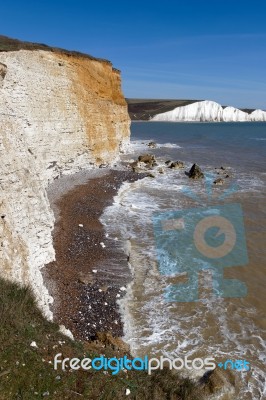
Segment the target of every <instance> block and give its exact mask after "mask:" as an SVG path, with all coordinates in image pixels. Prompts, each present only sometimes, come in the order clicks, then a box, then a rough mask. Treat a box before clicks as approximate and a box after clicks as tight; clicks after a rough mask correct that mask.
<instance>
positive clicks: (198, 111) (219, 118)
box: [151, 100, 266, 122]
mask: <svg viewBox="0 0 266 400" xmlns="http://www.w3.org/2000/svg"><path fill="white" fill-rule="evenodd" d="M151 121H169V122H181V121H199V122H245V121H266V111H262V110H255V111H253V112H252V113H251V114H248V113H246V112H244V111H241V110H239V109H238V108H234V107H225V108H223V107H222V106H221V104H219V103H216V102H215V101H209V100H205V101H198V102H195V103H192V104H189V105H187V106H183V107H177V108H175V109H173V110H171V111H167V112H165V113H161V114H156V115H155V116H154V117H153V118H151Z"/></svg>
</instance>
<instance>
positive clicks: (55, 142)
mask: <svg viewBox="0 0 266 400" xmlns="http://www.w3.org/2000/svg"><path fill="white" fill-rule="evenodd" d="M129 125H130V121H129V117H128V113H127V105H126V102H125V99H124V97H123V95H122V92H121V82H120V73H119V71H117V70H115V69H113V68H112V65H111V63H110V62H107V61H105V60H96V59H91V58H87V57H85V56H84V57H83V56H81V55H77V54H66V53H63V52H62V53H61V52H56V51H43V50H19V51H4V52H0V161H1V172H0V274H1V276H2V277H5V278H8V279H10V280H13V281H16V282H20V283H22V284H29V285H30V286H31V287H32V289H33V291H34V293H35V295H36V298H37V300H38V304H39V305H40V307H41V308H42V310H43V312H44V314H45V315H46V317H48V318H50V319H51V318H52V314H51V312H50V310H49V303H50V302H51V301H52V299H51V297H50V296H49V294H48V291H47V290H46V288H45V286H44V283H43V279H42V274H41V268H42V267H43V265H44V264H46V263H49V262H50V261H52V260H54V258H55V253H54V248H53V243H52V230H53V227H54V215H53V212H52V210H51V208H50V205H49V201H48V198H47V194H46V188H47V186H48V183H49V182H51V181H52V180H54V179H55V178H57V177H59V176H61V175H62V174H72V173H74V172H77V171H78V170H80V169H82V168H92V167H93V166H97V165H99V164H100V163H113V162H114V161H115V160H116V159H117V157H118V154H119V150H120V149H121V148H122V147H123V146H124V144H126V143H127V142H128V141H129V135H130V131H129Z"/></svg>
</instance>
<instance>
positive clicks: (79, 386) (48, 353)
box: [0, 279, 203, 400]
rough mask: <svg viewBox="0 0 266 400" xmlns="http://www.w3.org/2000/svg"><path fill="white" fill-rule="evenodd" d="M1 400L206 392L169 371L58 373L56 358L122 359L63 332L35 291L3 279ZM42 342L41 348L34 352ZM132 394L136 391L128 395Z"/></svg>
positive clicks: (141, 399) (177, 398)
mask: <svg viewBox="0 0 266 400" xmlns="http://www.w3.org/2000/svg"><path fill="white" fill-rule="evenodd" d="M0 319H1V325H0V346H1V349H0V350H1V351H0V400H9V399H10V400H33V399H44V398H47V399H56V400H60V399H62V400H63V399H64V400H68V399H69V400H70V399H71V400H73V399H90V400H94V399H95V400H96V399H97V400H111V399H112V400H113V399H116V400H120V399H125V398H127V399H136V400H145V399H151V400H157V399H158V400H163V399H171V400H181V399H182V400H192V399H193V400H200V399H203V397H202V396H201V394H200V388H199V387H196V386H195V384H194V383H192V382H191V381H190V380H188V379H181V378H178V377H177V376H176V375H174V374H172V373H170V372H169V371H168V370H162V371H156V372H153V373H152V375H150V376H149V375H148V374H147V373H146V372H143V371H128V372H127V373H125V372H124V371H122V372H119V373H118V374H117V375H111V372H110V373H109V372H108V373H106V374H104V373H103V371H92V370H89V371H82V370H77V371H65V372H63V371H62V370H61V369H58V370H57V371H56V370H54V368H53V359H54V356H55V355H56V354H57V353H62V354H63V357H70V358H72V357H78V358H82V357H84V356H86V357H91V358H93V357H95V356H98V355H100V354H105V355H106V357H113V356H117V357H120V356H122V355H121V354H120V355H118V352H117V351H115V350H113V348H111V347H104V345H103V343H99V342H91V343H81V342H75V341H72V340H70V339H69V338H67V337H65V336H64V335H62V334H61V333H59V331H58V329H59V327H58V325H57V324H55V323H52V322H48V321H47V320H46V319H45V318H44V317H43V316H42V314H41V312H40V310H39V309H38V308H37V306H36V303H35V300H34V297H33V295H32V293H31V290H30V289H28V288H25V287H20V286H18V285H17V284H14V283H10V282H8V281H6V280H3V279H0ZM32 342H36V345H37V347H32V346H31V344H32ZM126 389H129V390H130V394H129V395H128V396H126V395H125V393H126Z"/></svg>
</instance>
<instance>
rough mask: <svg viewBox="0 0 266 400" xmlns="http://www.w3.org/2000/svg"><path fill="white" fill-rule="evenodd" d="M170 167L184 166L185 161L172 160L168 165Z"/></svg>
mask: <svg viewBox="0 0 266 400" xmlns="http://www.w3.org/2000/svg"><path fill="white" fill-rule="evenodd" d="M168 168H184V163H183V161H175V162H172V163H171V164H170V165H169V166H168Z"/></svg>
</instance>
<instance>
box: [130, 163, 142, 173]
mask: <svg viewBox="0 0 266 400" xmlns="http://www.w3.org/2000/svg"><path fill="white" fill-rule="evenodd" d="M130 166H131V168H132V171H133V172H140V165H139V162H138V161H134V162H133V163H131V164H130Z"/></svg>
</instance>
